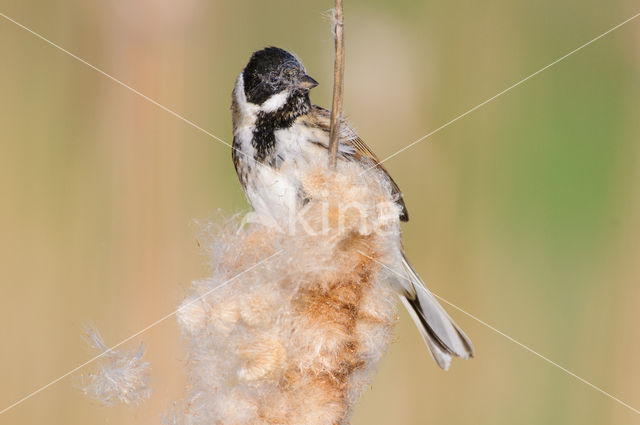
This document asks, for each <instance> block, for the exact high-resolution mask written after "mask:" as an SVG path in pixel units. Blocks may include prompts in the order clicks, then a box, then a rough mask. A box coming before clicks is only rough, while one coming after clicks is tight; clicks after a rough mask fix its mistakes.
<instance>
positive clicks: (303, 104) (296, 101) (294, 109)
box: [251, 93, 311, 166]
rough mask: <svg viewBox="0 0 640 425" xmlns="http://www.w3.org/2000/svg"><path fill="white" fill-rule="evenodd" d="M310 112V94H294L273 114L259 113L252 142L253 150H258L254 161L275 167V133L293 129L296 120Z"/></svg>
mask: <svg viewBox="0 0 640 425" xmlns="http://www.w3.org/2000/svg"><path fill="white" fill-rule="evenodd" d="M310 110H311V101H310V100H309V94H308V93H299V94H295V93H294V94H293V95H292V96H291V97H290V98H289V100H288V101H287V103H285V104H284V105H283V106H282V108H280V109H278V110H276V111H273V112H259V113H258V116H257V118H256V124H255V128H254V129H253V140H252V141H251V144H252V145H253V148H254V149H255V150H256V153H255V157H254V159H255V160H256V161H259V162H262V163H265V162H266V163H268V164H269V165H272V166H275V165H276V158H275V156H274V151H275V146H276V136H275V131H276V130H281V129H283V128H289V127H291V126H292V125H293V123H294V121H295V120H296V118H298V117H299V116H301V115H304V114H306V113H308V112H309V111H310Z"/></svg>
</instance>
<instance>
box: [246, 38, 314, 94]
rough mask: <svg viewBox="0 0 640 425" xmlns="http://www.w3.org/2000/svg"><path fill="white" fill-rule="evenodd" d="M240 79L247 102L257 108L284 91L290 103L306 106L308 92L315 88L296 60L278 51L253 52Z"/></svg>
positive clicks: (276, 49)
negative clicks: (301, 103)
mask: <svg viewBox="0 0 640 425" xmlns="http://www.w3.org/2000/svg"><path fill="white" fill-rule="evenodd" d="M243 79H244V92H245V95H246V98H247V100H248V101H249V102H251V103H255V104H257V105H262V104H263V103H264V102H265V101H267V100H268V99H270V98H271V97H272V96H274V95H276V94H280V93H282V92H284V91H288V95H289V96H288V97H289V98H291V100H298V101H299V100H301V99H302V100H303V99H306V100H307V102H308V98H309V90H310V89H312V88H314V87H315V86H317V85H318V83H317V82H316V80H314V79H313V78H311V77H310V76H308V75H307V72H306V70H305V69H304V66H302V63H300V61H299V60H298V59H297V58H296V57H295V56H293V55H292V54H291V53H289V52H287V51H286V50H282V49H279V48H277V47H267V48H266V49H263V50H259V51H257V52H255V53H254V54H253V55H252V56H251V59H250V60H249V63H248V64H247V66H246V67H245V68H244V71H243ZM296 98H297V99H296ZM296 103H298V102H296Z"/></svg>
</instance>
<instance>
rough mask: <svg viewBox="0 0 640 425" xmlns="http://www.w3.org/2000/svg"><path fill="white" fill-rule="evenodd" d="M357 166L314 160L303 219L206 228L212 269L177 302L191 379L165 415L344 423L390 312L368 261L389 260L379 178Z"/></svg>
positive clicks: (283, 423)
mask: <svg viewBox="0 0 640 425" xmlns="http://www.w3.org/2000/svg"><path fill="white" fill-rule="evenodd" d="M360 173H361V168H360V167H359V166H357V165H353V164H346V163H340V164H338V172H337V173H326V163H325V162H324V160H319V161H318V163H317V164H316V165H315V166H314V167H313V169H312V171H310V172H309V174H308V175H306V176H305V177H304V178H303V179H302V182H303V186H304V190H305V192H306V193H308V194H309V195H310V196H309V197H310V199H311V201H310V202H309V204H307V206H306V207H305V212H304V215H303V217H304V223H302V221H301V220H300V221H299V222H297V223H296V224H297V226H294V228H293V229H287V232H280V231H277V230H275V229H273V228H269V227H266V226H264V225H261V224H260V223H255V222H254V223H250V224H247V225H245V226H241V227H239V225H238V221H237V220H235V221H234V220H232V221H230V222H229V223H227V224H226V225H225V226H223V227H222V228H221V229H218V231H217V232H213V231H212V228H211V227H209V228H207V229H206V232H205V233H206V234H209V235H211V234H212V233H214V234H213V235H212V237H213V239H212V242H211V244H210V248H209V253H210V255H211V262H212V264H211V266H212V269H213V275H212V276H211V277H209V278H208V279H205V280H202V281H198V282H194V284H193V286H192V289H191V291H190V294H189V296H188V297H187V298H186V299H185V301H184V303H183V306H185V308H183V309H181V310H180V311H179V315H178V321H179V325H180V328H181V331H182V333H183V336H184V338H185V340H186V341H187V342H188V347H189V350H188V359H187V360H188V361H187V366H188V367H187V369H188V373H189V379H190V385H189V387H188V388H187V392H188V393H187V397H186V400H185V403H184V405H183V406H182V409H178V412H179V414H176V412H175V411H174V418H173V419H172V420H171V422H172V423H176V424H177V423H182V424H185V425H196V424H214V423H215V424H218V425H240V424H243V425H244V424H256V425H258V424H259V425H267V424H278V425H335V424H345V423H348V421H349V416H350V412H351V409H352V407H353V404H354V402H355V401H356V400H357V399H358V398H359V395H360V393H361V391H362V390H363V389H364V388H365V387H366V385H367V383H368V382H369V378H370V376H371V374H372V372H373V370H374V368H375V366H376V365H377V363H378V361H379V359H380V358H381V356H382V354H383V353H384V351H385V349H386V347H387V345H388V344H389V342H390V341H391V331H392V326H393V324H394V323H395V321H396V298H395V293H394V291H393V289H392V287H391V286H390V285H389V282H390V281H393V280H394V278H395V275H390V274H389V273H388V272H387V270H386V269H384V268H381V267H380V266H379V264H378V263H377V262H376V261H374V260H372V259H371V258H373V259H375V260H377V261H381V262H383V263H385V264H390V265H398V263H397V262H398V261H399V259H398V258H396V257H397V253H398V252H399V249H398V248H399V247H398V246H397V243H398V242H397V241H398V232H399V228H398V222H397V218H396V217H397V216H398V213H399V211H398V210H397V207H395V204H394V203H392V202H388V201H389V199H388V198H389V195H388V193H390V192H389V188H388V187H386V184H387V183H386V182H384V181H382V180H381V179H379V178H378V177H376V174H375V173H365V174H364V175H363V176H360ZM356 205H357V208H354V206H356ZM254 221H255V220H254ZM327 225H328V227H326V226H327ZM309 228H311V229H312V231H311V232H309ZM314 232H315V234H313V233H314ZM274 252H280V254H279V255H277V256H276V257H274V258H273V259H271V260H269V261H267V262H265V263H264V264H262V265H260V266H259V267H257V268H255V269H253V270H251V271H249V272H247V273H245V274H243V275H242V276H241V277H239V278H238V279H236V280H235V281H234V282H233V283H231V284H229V285H226V286H224V287H221V288H220V289H219V290H216V291H213V292H212V293H211V294H209V295H207V296H206V297H203V298H202V299H200V300H198V301H196V302H192V300H196V299H197V298H198V297H200V296H201V295H202V294H205V293H206V292H207V291H210V290H211V289H212V288H215V287H217V286H219V285H221V284H222V283H224V282H226V281H227V279H229V278H231V277H233V276H235V275H237V274H238V273H240V272H242V271H244V270H246V269H247V268H249V267H250V266H252V265H254V264H255V263H257V262H258V261H259V260H261V259H263V258H266V257H268V256H269V255H271V254H273V253H274ZM362 253H364V254H366V256H365V255H363V254H362ZM367 256H368V257H371V258H368V257H367ZM398 267H399V265H398Z"/></svg>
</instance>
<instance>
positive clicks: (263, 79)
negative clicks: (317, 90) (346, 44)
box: [231, 46, 474, 370]
mask: <svg viewBox="0 0 640 425" xmlns="http://www.w3.org/2000/svg"><path fill="white" fill-rule="evenodd" d="M317 85H318V82H317V81H316V80H315V79H313V78H312V77H311V76H309V75H308V74H307V71H306V69H305V67H304V66H303V64H302V62H301V61H300V60H299V59H298V58H297V57H296V56H295V55H294V54H292V53H290V52H288V51H286V50H284V49H281V48H278V47H273V46H272V47H266V48H264V49H262V50H259V51H256V52H254V53H253V54H252V55H251V57H250V59H249V62H248V63H247V65H246V66H245V67H244V69H243V70H242V72H241V73H240V75H239V76H238V78H237V80H236V83H235V86H234V89H233V92H232V102H231V115H232V124H233V145H232V159H233V163H234V166H235V170H236V173H237V175H238V178H239V180H240V184H241V185H242V188H243V189H244V191H245V194H246V196H247V198H248V200H249V203H250V204H251V206H252V207H253V209H254V210H255V211H258V212H267V213H268V214H271V215H272V216H279V215H281V214H285V215H286V214H289V213H290V212H291V211H296V210H299V209H300V208H302V207H303V206H304V205H305V203H306V202H308V201H309V199H307V195H306V194H305V193H304V191H303V189H302V187H301V182H300V180H299V178H298V175H299V174H298V173H297V171H296V170H297V169H298V168H299V167H304V165H305V163H308V162H309V161H311V160H313V159H317V157H318V155H322V154H323V155H324V156H325V158H326V155H327V149H328V147H329V130H330V124H329V123H330V111H328V110H327V109H324V108H322V107H320V106H317V105H314V104H312V103H311V100H310V97H309V92H310V90H311V89H313V88H314V87H316V86H317ZM338 161H339V162H340V161H351V162H353V163H356V164H358V165H359V166H361V167H362V169H363V171H369V170H370V172H375V173H378V174H379V176H380V178H382V179H383V180H385V181H386V182H387V183H388V185H387V186H388V187H389V188H390V189H389V190H390V192H391V193H390V196H391V199H393V201H394V202H395V203H396V204H397V206H398V211H399V214H398V220H399V221H408V220H409V214H408V212H407V207H406V205H405V202H404V199H403V196H402V192H401V191H400V189H399V187H398V185H397V184H396V182H395V181H394V180H393V179H392V178H391V176H390V175H389V173H388V172H387V170H386V169H385V168H384V167H383V166H382V165H381V164H380V161H379V160H378V158H377V157H376V155H375V154H374V153H373V152H372V151H371V149H369V147H368V146H367V145H366V144H365V143H364V141H363V140H362V139H360V138H359V137H358V136H357V134H356V133H355V131H354V130H353V129H352V128H351V127H349V126H348V124H346V122H342V123H341V127H340V137H339V144H338ZM399 246H400V250H401V251H402V252H401V253H400V256H401V262H402V265H403V268H404V272H405V275H406V279H404V280H403V283H402V284H401V287H400V289H399V293H398V296H399V297H400V300H401V301H402V303H403V305H404V306H405V307H406V309H407V310H408V312H409V314H410V316H411V318H412V319H413V321H414V322H415V324H416V326H417V327H418V330H419V332H420V335H421V336H422V338H423V340H424V342H425V343H426V345H427V348H428V350H429V352H430V353H431V355H432V357H433V358H434V360H435V361H436V363H437V364H438V366H440V367H441V368H442V369H444V370H448V369H449V367H450V364H451V360H452V358H454V357H458V358H463V359H468V358H471V357H473V356H474V348H473V345H472V344H471V341H470V340H469V338H468V337H467V335H466V334H465V333H464V332H463V331H462V329H460V327H459V326H458V325H457V324H456V323H455V322H454V321H453V319H452V318H451V316H449V314H448V313H447V312H446V311H445V309H444V308H443V307H442V306H441V305H440V304H439V303H438V301H437V299H436V298H435V296H434V295H433V294H432V293H431V292H430V291H429V289H428V288H427V286H426V285H425V283H424V281H423V280H422V279H421V278H420V276H419V275H418V273H417V272H416V270H415V269H414V267H413V266H412V265H411V263H410V262H409V260H408V259H407V257H406V255H405V253H404V250H403V248H402V246H401V244H399Z"/></svg>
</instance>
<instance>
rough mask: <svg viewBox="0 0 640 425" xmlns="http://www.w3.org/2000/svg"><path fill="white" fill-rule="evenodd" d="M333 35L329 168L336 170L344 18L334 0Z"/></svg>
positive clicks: (342, 89)
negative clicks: (333, 60) (334, 56)
mask: <svg viewBox="0 0 640 425" xmlns="http://www.w3.org/2000/svg"><path fill="white" fill-rule="evenodd" d="M333 25H334V34H335V44H336V58H335V62H334V66H333V102H332V104H331V129H330V131H329V168H332V169H335V168H336V161H337V156H338V136H339V134H340V118H341V117H342V97H343V92H344V33H343V31H344V18H343V14H342V0H335V10H334V23H333Z"/></svg>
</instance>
